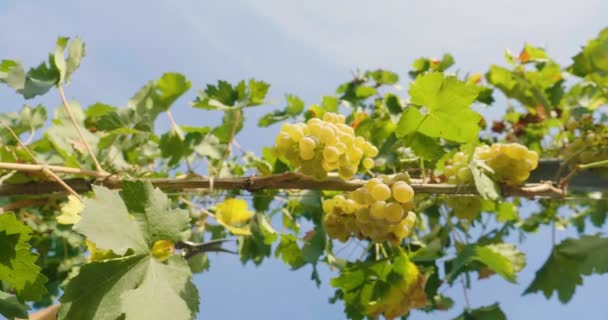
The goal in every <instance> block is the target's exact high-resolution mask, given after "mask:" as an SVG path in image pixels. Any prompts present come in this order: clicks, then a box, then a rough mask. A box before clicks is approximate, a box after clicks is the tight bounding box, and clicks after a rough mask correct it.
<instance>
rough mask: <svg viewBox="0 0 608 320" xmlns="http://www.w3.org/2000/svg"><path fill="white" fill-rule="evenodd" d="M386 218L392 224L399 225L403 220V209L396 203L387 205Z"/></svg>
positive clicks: (385, 208)
mask: <svg viewBox="0 0 608 320" xmlns="http://www.w3.org/2000/svg"><path fill="white" fill-rule="evenodd" d="M384 218H385V219H386V221H388V222H390V223H397V222H399V221H401V219H402V218H403V208H402V207H401V205H399V204H398V203H396V202H390V203H387V204H386V206H384Z"/></svg>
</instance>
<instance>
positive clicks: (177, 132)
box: [166, 110, 193, 172]
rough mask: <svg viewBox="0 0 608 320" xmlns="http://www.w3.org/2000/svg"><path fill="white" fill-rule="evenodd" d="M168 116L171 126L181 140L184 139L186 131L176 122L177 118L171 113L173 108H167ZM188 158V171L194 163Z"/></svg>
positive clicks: (190, 170)
mask: <svg viewBox="0 0 608 320" xmlns="http://www.w3.org/2000/svg"><path fill="white" fill-rule="evenodd" d="M166 112H167V117H168V118H169V122H170V123H171V127H172V128H173V130H174V131H175V133H176V134H177V136H178V137H179V139H180V140H182V141H184V139H185V138H184V132H183V131H182V129H181V128H180V127H179V126H178V125H177V122H175V118H174V117H173V113H171V110H167V111H166ZM185 160H186V167H187V168H188V172H192V171H193V170H192V165H191V164H190V160H188V158H186V159H185Z"/></svg>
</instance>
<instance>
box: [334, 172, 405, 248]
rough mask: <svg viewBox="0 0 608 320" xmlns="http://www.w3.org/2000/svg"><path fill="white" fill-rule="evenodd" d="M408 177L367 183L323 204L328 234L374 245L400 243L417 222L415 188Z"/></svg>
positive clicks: (374, 180) (396, 177)
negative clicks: (367, 240) (366, 240)
mask: <svg viewBox="0 0 608 320" xmlns="http://www.w3.org/2000/svg"><path fill="white" fill-rule="evenodd" d="M408 180H409V178H408V177H407V175H396V176H394V177H392V178H390V177H388V176H381V177H379V178H373V179H370V180H368V181H367V182H366V183H365V184H364V185H363V187H361V188H358V189H356V190H354V191H352V192H350V193H349V194H348V195H347V196H346V197H344V196H342V195H338V196H335V197H333V198H331V199H327V200H324V201H323V211H324V212H325V215H324V217H323V224H324V226H325V230H326V231H327V234H328V235H329V236H330V237H331V238H333V239H338V240H340V241H342V242H346V241H347V240H348V239H349V238H350V237H351V236H355V237H357V238H359V239H364V238H369V239H371V240H372V241H374V242H383V241H389V242H391V243H392V244H395V245H398V244H400V243H401V242H402V241H403V239H404V238H406V237H408V236H409V235H410V233H411V231H412V228H413V227H414V224H415V223H416V214H415V213H414V212H413V211H412V209H413V208H414V203H413V202H412V200H413V198H414V189H413V188H412V187H411V186H410V185H409V184H408V182H407V181H408Z"/></svg>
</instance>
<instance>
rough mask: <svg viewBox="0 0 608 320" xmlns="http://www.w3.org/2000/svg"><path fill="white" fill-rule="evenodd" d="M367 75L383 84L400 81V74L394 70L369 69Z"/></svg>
mask: <svg viewBox="0 0 608 320" xmlns="http://www.w3.org/2000/svg"><path fill="white" fill-rule="evenodd" d="M365 76H366V77H371V78H372V79H374V81H376V83H377V84H381V85H393V84H396V83H397V82H398V81H399V75H397V74H396V73H394V72H391V71H388V70H382V69H378V70H374V71H367V72H366V73H365Z"/></svg>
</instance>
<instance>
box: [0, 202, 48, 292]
mask: <svg viewBox="0 0 608 320" xmlns="http://www.w3.org/2000/svg"><path fill="white" fill-rule="evenodd" d="M31 232H32V229H31V228H30V227H28V226H26V225H25V224H23V223H22V222H20V221H19V220H17V217H15V215H14V214H13V213H5V214H2V215H0V281H3V282H5V283H7V284H8V285H10V286H11V287H12V288H13V289H14V290H15V291H16V292H17V295H18V296H19V298H22V299H25V300H38V299H40V297H41V296H42V295H44V294H46V289H45V287H44V285H43V284H44V283H45V282H46V280H47V279H46V277H45V276H43V275H42V274H41V273H40V272H41V270H40V267H39V266H38V265H36V260H37V259H38V255H37V254H34V253H32V252H31V247H30V245H29V243H28V241H29V240H30V239H31Z"/></svg>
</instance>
